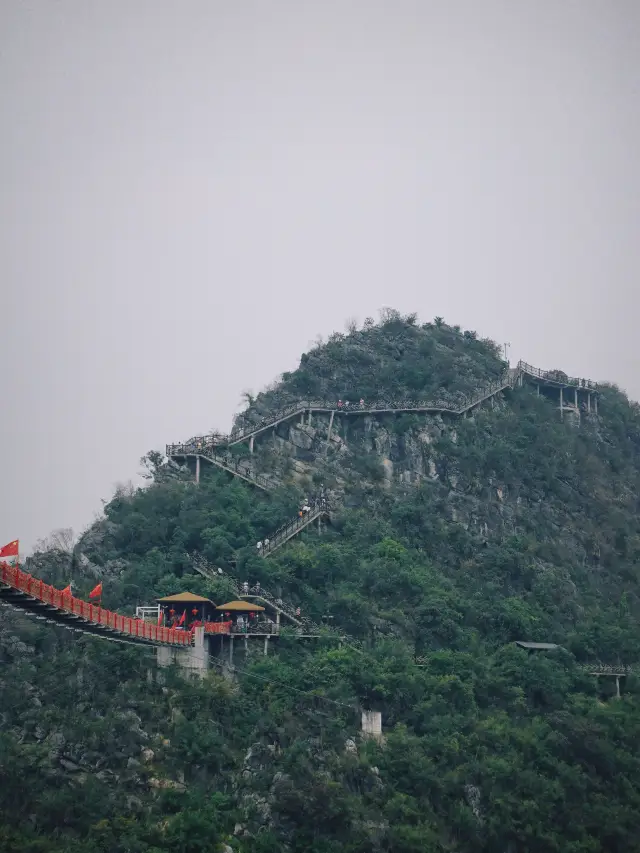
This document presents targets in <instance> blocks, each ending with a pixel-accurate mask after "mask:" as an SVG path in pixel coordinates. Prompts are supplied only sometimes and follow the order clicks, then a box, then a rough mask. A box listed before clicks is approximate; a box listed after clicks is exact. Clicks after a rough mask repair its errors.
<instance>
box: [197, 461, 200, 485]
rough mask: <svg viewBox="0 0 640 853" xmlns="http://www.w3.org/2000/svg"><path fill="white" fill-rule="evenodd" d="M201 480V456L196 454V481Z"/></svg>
mask: <svg viewBox="0 0 640 853" xmlns="http://www.w3.org/2000/svg"><path fill="white" fill-rule="evenodd" d="M199 482H200V457H199V456H196V483H199Z"/></svg>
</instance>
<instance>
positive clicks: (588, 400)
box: [587, 391, 591, 413]
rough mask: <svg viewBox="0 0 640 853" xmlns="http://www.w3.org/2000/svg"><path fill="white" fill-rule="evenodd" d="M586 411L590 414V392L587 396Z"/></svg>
mask: <svg viewBox="0 0 640 853" xmlns="http://www.w3.org/2000/svg"><path fill="white" fill-rule="evenodd" d="M587 411H588V412H589V413H591V391H589V393H588V394H587Z"/></svg>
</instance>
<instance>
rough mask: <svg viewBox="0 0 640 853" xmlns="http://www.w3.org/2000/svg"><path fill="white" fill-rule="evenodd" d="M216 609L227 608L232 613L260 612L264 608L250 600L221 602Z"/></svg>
mask: <svg viewBox="0 0 640 853" xmlns="http://www.w3.org/2000/svg"><path fill="white" fill-rule="evenodd" d="M216 610H227V611H229V612H230V613H259V612H260V611H261V610H264V607H261V606H260V605H259V604H250V603H249V602H248V601H227V603H226V604H219V605H218V606H217V607H216Z"/></svg>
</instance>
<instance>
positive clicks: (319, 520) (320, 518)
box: [318, 515, 322, 534]
mask: <svg viewBox="0 0 640 853" xmlns="http://www.w3.org/2000/svg"><path fill="white" fill-rule="evenodd" d="M318 533H319V534H320V533H322V516H321V515H319V516H318Z"/></svg>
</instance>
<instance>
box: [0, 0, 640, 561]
mask: <svg viewBox="0 0 640 853" xmlns="http://www.w3.org/2000/svg"><path fill="white" fill-rule="evenodd" d="M639 97H640V2H638V0H385V2H381V0H314V2H310V0H253V2H249V0H226V2H219V0H2V2H0V116H1V121H2V133H1V134H0V187H1V192H0V224H1V228H0V282H1V288H2V292H1V299H2V304H1V306H0V307H1V311H2V314H1V320H2V335H1V336H0V357H1V359H2V360H1V374H0V386H1V387H0V394H1V396H0V400H1V401H2V408H3V416H2V422H3V426H2V433H3V452H4V465H3V473H4V476H3V483H2V497H1V502H2V512H1V513H0V539H2V541H3V542H4V541H9V540H10V539H13V538H14V537H17V536H19V537H20V538H21V540H22V542H23V545H24V546H27V547H29V546H31V545H32V544H33V543H34V541H35V540H36V539H37V538H38V537H40V536H43V535H46V534H47V533H48V532H49V531H50V530H51V529H53V528H56V527H62V526H72V527H74V528H75V529H76V530H79V529H81V528H82V527H83V525H85V524H86V523H88V522H90V521H91V519H92V517H93V515H94V513H95V512H96V511H98V510H100V508H101V499H102V498H108V497H109V496H110V495H111V493H112V490H113V486H114V484H115V483H116V482H117V481H126V480H128V479H129V478H131V477H135V475H136V473H137V472H138V470H139V464H138V460H139V457H140V456H141V455H142V454H144V453H145V452H146V451H148V450H149V449H151V448H158V449H162V448H163V447H164V444H165V443H166V442H167V441H177V440H180V439H182V438H186V437H189V436H191V435H193V434H194V433H198V432H201V431H205V430H208V429H210V428H211V427H213V426H217V427H220V428H225V429H226V428H228V427H229V426H230V422H231V417H232V414H233V412H234V411H236V410H237V409H239V407H240V395H241V392H242V391H243V390H244V389H247V388H251V389H254V390H257V389H259V388H260V387H261V386H262V385H264V384H265V383H267V382H269V381H271V380H272V379H273V378H274V377H276V376H277V375H279V374H280V373H281V372H282V371H283V370H289V369H291V368H293V367H295V366H296V364H297V362H298V358H299V356H300V354H301V352H303V351H304V350H305V348H307V346H308V344H309V342H310V341H312V340H313V339H314V338H315V337H316V336H317V335H318V334H322V335H325V336H326V335H327V334H328V333H330V332H331V331H333V330H342V329H343V327H344V321H345V319H346V318H348V317H351V316H354V317H357V318H359V319H360V320H362V319H363V318H364V317H366V316H367V315H373V316H377V312H378V309H379V308H380V307H382V306H392V307H396V308H398V309H400V310H401V311H403V312H411V311H417V312H418V313H419V315H420V318H421V319H422V320H429V319H431V318H433V317H434V316H436V315H441V316H443V317H445V319H446V320H447V321H449V322H451V323H459V324H461V325H462V326H463V327H465V328H471V329H476V330H477V331H478V332H479V333H480V334H481V335H483V336H489V337H493V338H495V339H496V340H498V341H500V342H502V341H510V342H511V344H512V348H511V353H510V354H511V358H512V360H517V359H518V358H525V359H526V360H528V361H530V362H532V363H534V364H536V365H538V366H540V367H544V368H555V367H561V368H563V369H565V370H566V371H567V372H568V373H571V374H577V375H583V376H590V377H593V378H596V379H609V380H614V381H616V382H618V383H619V384H620V385H622V386H623V387H624V388H625V389H626V390H627V391H628V392H629V393H630V394H631V395H632V396H633V397H635V398H638V397H640V372H639V371H638V369H637V368H638V358H637V345H636V343H635V341H634V338H635V335H636V334H637V327H638V314H639V311H638V309H639V307H640V306H639V302H640V296H639V294H638V287H637V276H638V266H639V264H638V261H639V256H640V239H639V237H640V234H639V230H640V229H639V224H640V165H639V160H638V152H639V151H640V108H639ZM0 544H2V543H0Z"/></svg>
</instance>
